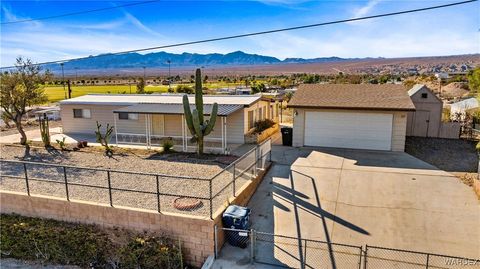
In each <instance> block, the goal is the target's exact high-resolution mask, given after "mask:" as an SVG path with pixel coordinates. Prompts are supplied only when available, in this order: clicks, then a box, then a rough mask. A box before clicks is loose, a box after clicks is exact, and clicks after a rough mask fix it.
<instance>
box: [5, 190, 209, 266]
mask: <svg viewBox="0 0 480 269" xmlns="http://www.w3.org/2000/svg"><path fill="white" fill-rule="evenodd" d="M0 212H2V213H16V214H20V215H24V216H30V217H40V218H50V219H56V220H62V221H68V222H78V223H86V224H97V225H100V226H102V227H122V228H126V229H130V230H136V231H144V230H148V231H152V232H161V233H165V234H166V235H167V236H170V237H172V238H174V239H180V241H181V242H182V250H183V253H184V257H185V262H186V263H188V264H190V265H193V266H196V267H201V266H202V264H203V262H204V261H205V260H206V258H207V257H208V256H209V255H213V254H214V249H215V247H214V221H213V220H211V219H210V218H204V217H195V216H187V215H182V214H167V213H163V214H159V213H157V212H152V211H148V210H141V209H133V208H127V207H110V206H108V205H104V204H97V203H89V202H83V201H70V202H68V201H66V200H64V199H60V198H55V197H50V196H28V195H26V194H23V193H17V192H8V191H3V190H2V191H0Z"/></svg>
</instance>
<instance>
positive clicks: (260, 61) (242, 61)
mask: <svg viewBox="0 0 480 269" xmlns="http://www.w3.org/2000/svg"><path fill="white" fill-rule="evenodd" d="M99 56H100V57H94V56H90V57H88V58H84V59H79V60H71V61H67V62H65V67H68V69H70V70H71V69H73V68H74V69H80V70H87V69H117V68H142V67H147V68H159V67H160V68H161V67H165V68H166V67H168V66H169V63H168V62H169V61H170V67H171V68H180V67H200V66H209V67H211V66H226V65H229V66H242V65H272V64H285V63H327V62H343V61H351V60H360V59H372V58H340V57H324V58H313V59H304V58H286V59H285V60H280V59H278V58H275V57H271V56H264V55H258V54H248V53H245V52H243V51H235V52H231V53H227V54H220V53H210V54H197V53H186V52H185V53H182V54H174V53H168V52H164V51H162V52H155V53H148V54H139V53H126V54H101V55H99ZM45 67H46V68H48V69H50V70H52V71H58V70H59V69H60V66H59V65H58V64H49V65H46V66H45Z"/></svg>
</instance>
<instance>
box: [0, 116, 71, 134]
mask: <svg viewBox="0 0 480 269" xmlns="http://www.w3.org/2000/svg"><path fill="white" fill-rule="evenodd" d="M48 124H49V126H50V128H55V127H62V122H61V121H53V120H52V121H49V122H48ZM10 125H11V128H8V127H7V126H2V127H0V135H1V136H7V135H12V134H18V131H17V127H15V124H14V123H11V124H10ZM39 128H40V127H39V125H38V121H26V122H24V123H23V130H24V131H31V130H38V129H39Z"/></svg>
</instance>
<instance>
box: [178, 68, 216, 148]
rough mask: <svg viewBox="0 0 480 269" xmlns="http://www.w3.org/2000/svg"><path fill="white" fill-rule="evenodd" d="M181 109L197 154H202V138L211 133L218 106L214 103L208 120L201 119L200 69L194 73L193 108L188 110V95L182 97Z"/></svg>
mask: <svg viewBox="0 0 480 269" xmlns="http://www.w3.org/2000/svg"><path fill="white" fill-rule="evenodd" d="M183 109H184V112H185V121H186V122H187V126H188V129H189V130H190V133H191V134H192V140H193V141H194V142H196V143H197V153H198V154H199V155H201V154H203V145H204V137H205V136H207V135H209V134H210V133H211V132H212V131H213V127H214V126H215V121H216V120H217V111H218V104H217V103H214V104H213V107H212V112H211V113H210V119H209V120H205V121H204V117H203V92H202V74H201V71H200V69H197V70H196V72H195V108H194V109H193V110H191V109H190V102H189V101H188V95H186V94H185V95H184V96H183Z"/></svg>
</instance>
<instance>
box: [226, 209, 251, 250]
mask: <svg viewBox="0 0 480 269" xmlns="http://www.w3.org/2000/svg"><path fill="white" fill-rule="evenodd" d="M250 211H251V210H250V209H249V208H246V207H242V206H237V205H231V206H229V207H227V209H226V210H225V212H223V215H222V222H223V227H225V228H228V229H238V230H249V229H250ZM225 238H226V239H227V242H228V243H229V244H230V245H232V246H237V247H241V248H246V247H247V244H248V239H249V233H246V232H239V231H229V230H225Z"/></svg>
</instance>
